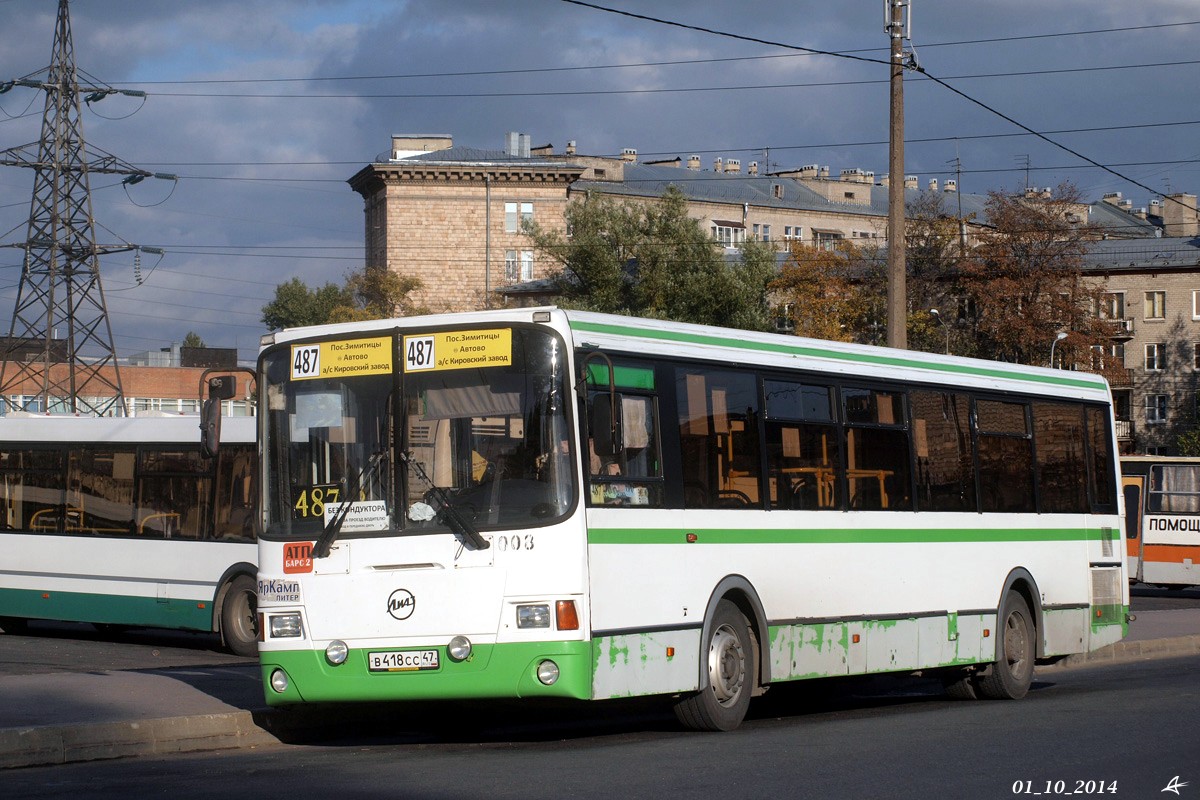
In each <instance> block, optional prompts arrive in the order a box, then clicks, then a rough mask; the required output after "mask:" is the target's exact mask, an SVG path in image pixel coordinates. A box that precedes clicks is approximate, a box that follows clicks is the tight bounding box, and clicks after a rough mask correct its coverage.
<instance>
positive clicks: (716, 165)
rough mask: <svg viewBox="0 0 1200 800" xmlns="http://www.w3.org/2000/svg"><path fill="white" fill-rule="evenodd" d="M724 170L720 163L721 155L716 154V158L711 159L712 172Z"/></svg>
mask: <svg viewBox="0 0 1200 800" xmlns="http://www.w3.org/2000/svg"><path fill="white" fill-rule="evenodd" d="M724 171H725V167H724V165H723V164H722V163H721V157H720V156H717V157H716V158H714V159H713V172H724Z"/></svg>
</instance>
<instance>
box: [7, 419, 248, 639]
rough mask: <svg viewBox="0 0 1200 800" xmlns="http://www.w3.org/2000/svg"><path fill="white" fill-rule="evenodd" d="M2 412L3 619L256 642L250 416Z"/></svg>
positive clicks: (14, 623) (14, 624)
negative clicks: (210, 418)
mask: <svg viewBox="0 0 1200 800" xmlns="http://www.w3.org/2000/svg"><path fill="white" fill-rule="evenodd" d="M199 421H200V418H199V417H196V416H192V417H130V418H122V417H116V418H113V417H101V418H95V417H90V418H89V417H58V416H21V415H11V416H8V417H0V628H3V629H4V630H5V631H6V632H13V631H19V630H22V629H24V628H26V627H27V622H28V621H29V620H65V621H73V622H91V623H95V624H97V625H99V626H121V627H124V626H129V627H135V626H136V627H152V628H177V629H183V630H194V631H214V632H217V633H219V634H220V635H221V638H222V641H223V643H224V645H225V646H226V647H227V648H228V649H229V650H231V651H233V652H235V653H238V654H240V655H248V656H252V655H255V654H256V652H257V615H256V602H255V580H254V578H255V564H256V562H257V556H258V552H257V546H256V544H255V533H254V513H253V508H254V501H255V498H256V489H255V486H256V483H257V477H256V457H255V423H256V419H255V418H254V417H226V418H225V419H224V420H223V424H222V428H223V431H222V434H223V443H222V445H221V450H220V452H219V454H218V455H217V457H215V458H205V457H204V456H203V455H202V454H201V450H200V425H199Z"/></svg>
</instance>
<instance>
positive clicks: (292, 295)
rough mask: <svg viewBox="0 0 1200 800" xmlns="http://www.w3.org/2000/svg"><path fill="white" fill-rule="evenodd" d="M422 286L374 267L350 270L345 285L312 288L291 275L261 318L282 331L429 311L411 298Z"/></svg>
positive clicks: (269, 327) (264, 308) (412, 279)
mask: <svg viewBox="0 0 1200 800" xmlns="http://www.w3.org/2000/svg"><path fill="white" fill-rule="evenodd" d="M419 288H421V281H420V280H419V279H417V278H409V277H404V276H402V275H397V274H396V273H394V272H391V271H389V270H385V269H378V268H372V267H368V268H365V269H362V270H359V271H357V272H352V273H350V274H349V275H347V276H346V281H345V283H344V284H343V285H342V286H337V285H335V284H332V283H326V284H325V285H324V286H322V287H320V288H319V289H310V288H309V287H308V286H307V285H306V284H305V283H304V282H303V281H301V280H300V279H299V278H292V279H291V280H290V281H288V282H287V283H281V284H279V285H278V286H276V287H275V299H274V300H272V301H271V302H270V303H268V304H267V305H265V306H263V310H262V313H263V316H262V321H263V323H264V324H265V325H266V326H267V328H268V329H269V330H279V329H280V328H295V327H299V326H302V325H322V324H324V323H327V322H354V321H362V320H371V319H388V318H390V317H400V316H409V315H413V314H424V313H428V312H427V310H426V309H425V308H423V307H420V306H417V305H414V304H413V302H412V300H411V293H412V292H413V291H415V290H416V289H419Z"/></svg>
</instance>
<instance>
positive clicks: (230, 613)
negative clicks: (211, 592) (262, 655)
mask: <svg viewBox="0 0 1200 800" xmlns="http://www.w3.org/2000/svg"><path fill="white" fill-rule="evenodd" d="M221 640H222V641H223V642H224V643H225V647H226V648H227V649H228V650H229V651H230V652H232V653H234V654H235V655H239V656H247V657H254V656H256V655H258V595H257V594H256V593H255V586H254V579H253V578H251V577H250V576H249V575H238V576H237V577H236V578H234V579H233V580H232V581H230V582H229V589H228V590H226V592H225V597H224V599H223V600H222V601H221Z"/></svg>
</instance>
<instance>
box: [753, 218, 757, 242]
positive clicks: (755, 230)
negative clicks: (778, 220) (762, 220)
mask: <svg viewBox="0 0 1200 800" xmlns="http://www.w3.org/2000/svg"><path fill="white" fill-rule="evenodd" d="M752 238H753V239H754V241H756V242H757V241H758V223H757V222H756V223H754V228H753V234H752Z"/></svg>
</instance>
